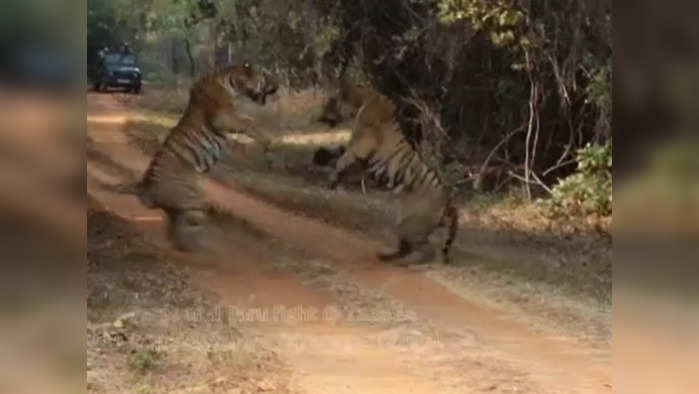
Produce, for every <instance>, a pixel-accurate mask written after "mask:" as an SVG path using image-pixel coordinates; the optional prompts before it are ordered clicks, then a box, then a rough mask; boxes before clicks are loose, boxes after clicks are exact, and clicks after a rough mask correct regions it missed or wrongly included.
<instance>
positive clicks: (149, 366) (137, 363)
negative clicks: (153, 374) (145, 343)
mask: <svg viewBox="0 0 699 394" xmlns="http://www.w3.org/2000/svg"><path fill="white" fill-rule="evenodd" d="M161 358H162V355H161V354H160V353H159V352H158V351H157V350H156V349H155V348H147V349H142V350H137V351H134V352H133V353H132V354H131V356H129V367H130V368H131V369H132V370H134V371H137V372H139V373H146V372H148V371H151V370H153V369H155V367H157V366H158V363H159V362H160V360H161Z"/></svg>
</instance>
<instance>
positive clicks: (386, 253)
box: [377, 239, 413, 261]
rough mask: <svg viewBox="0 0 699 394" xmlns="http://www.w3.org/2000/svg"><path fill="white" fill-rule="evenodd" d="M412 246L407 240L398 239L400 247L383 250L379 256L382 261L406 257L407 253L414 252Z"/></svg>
mask: <svg viewBox="0 0 699 394" xmlns="http://www.w3.org/2000/svg"><path fill="white" fill-rule="evenodd" d="M412 250H413V249H412V246H411V245H410V243H409V242H407V241H406V240H403V239H401V240H400V241H398V247H397V248H392V249H386V250H382V251H380V252H379V253H378V255H377V257H378V258H379V260H381V261H392V260H396V259H399V258H401V257H404V256H405V255H407V254H409V253H410V252H412Z"/></svg>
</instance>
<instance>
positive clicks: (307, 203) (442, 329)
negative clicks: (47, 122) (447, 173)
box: [87, 94, 611, 393]
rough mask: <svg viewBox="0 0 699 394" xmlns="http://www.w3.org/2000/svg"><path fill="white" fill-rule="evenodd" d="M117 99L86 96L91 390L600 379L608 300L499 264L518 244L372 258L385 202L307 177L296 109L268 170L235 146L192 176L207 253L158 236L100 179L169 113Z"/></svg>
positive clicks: (328, 388)
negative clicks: (213, 222) (212, 210)
mask: <svg viewBox="0 0 699 394" xmlns="http://www.w3.org/2000/svg"><path fill="white" fill-rule="evenodd" d="M125 101H126V102H125V103H124V102H119V101H117V100H116V97H115V96H113V95H106V94H89V95H88V119H87V125H88V166H87V169H88V193H89V196H90V198H91V204H90V212H91V214H90V215H89V216H88V247H89V252H88V260H89V270H88V294H89V296H88V360H87V363H88V389H89V391H90V392H241V393H247V392H275V393H277V392H281V393H284V392H308V393H391V392H395V393H406V392H414V393H436V392H454V393H479V392H493V393H512V392H517V393H605V392H611V373H610V361H609V358H610V336H609V311H608V307H607V306H606V304H604V303H602V304H600V303H598V302H596V301H595V300H594V299H593V298H580V297H578V298H574V297H570V296H569V291H568V290H567V287H564V286H561V287H560V288H559V287H558V286H556V282H555V281H534V280H530V279H529V278H527V277H526V276H524V277H523V276H521V275H519V276H518V275H506V274H503V272H504V271H506V270H507V269H509V268H502V267H513V266H516V265H517V262H518V261H519V260H512V259H513V257H514V258H517V256H521V257H520V258H519V259H521V261H522V264H525V265H529V266H535V265H536V264H537V260H536V259H533V258H531V257H530V256H532V255H537V254H538V250H539V249H537V248H536V247H532V248H527V247H526V243H525V242H520V243H519V244H517V245H516V246H513V247H511V248H510V249H508V250H506V251H502V250H501V251H500V252H501V253H493V255H494V256H492V257H491V256H487V255H486V254H484V253H482V252H484V251H485V250H484V249H485V248H483V250H480V251H479V253H478V254H476V253H469V252H468V250H469V249H468V248H469V242H467V241H464V240H463V239H461V238H460V240H459V242H458V245H457V253H456V254H455V259H456V262H455V264H454V265H453V266H448V267H447V266H441V265H433V266H429V267H413V268H404V267H398V266H393V265H387V264H381V263H379V262H378V261H376V260H375V258H374V257H373V255H374V253H375V251H376V249H377V248H378V247H380V246H381V243H382V242H383V241H384V240H385V237H384V236H383V232H382V231H381V230H367V227H376V226H375V225H379V224H380V223H382V221H383V220H384V219H385V218H390V214H391V210H390V207H387V206H385V200H384V199H383V196H382V195H381V192H370V193H369V194H370V195H368V196H361V195H357V189H356V188H348V189H347V190H346V191H343V192H339V193H336V194H335V195H331V194H329V193H319V192H317V191H318V190H320V187H318V186H314V184H315V185H321V184H322V183H323V181H322V179H321V178H320V177H318V175H319V174H317V173H316V170H314V169H311V168H309V167H308V165H307V163H308V162H309V161H310V156H304V155H307V153H308V148H304V146H303V145H304V143H303V141H304V138H303V137H304V135H306V136H309V135H310V136H316V134H318V133H320V132H321V131H323V130H303V132H299V131H298V130H296V131H295V132H292V133H289V129H295V127H296V126H298V124H301V123H302V121H301V120H299V121H298V122H294V121H293V120H294V119H293V118H292V121H288V122H287V124H286V125H285V126H284V127H280V129H279V130H276V132H279V133H282V132H285V133H287V134H288V135H286V136H285V141H286V142H287V143H286V144H285V145H284V146H283V149H280V151H279V152H276V155H275V156H274V157H273V158H272V169H271V170H267V171H266V172H263V171H261V170H260V169H261V168H262V167H264V164H263V160H261V159H260V158H259V157H258V156H259V155H256V151H255V147H254V146H252V145H249V144H244V143H241V144H239V148H240V149H239V150H238V151H237V152H233V154H232V155H231V158H230V159H229V160H227V161H226V162H225V163H223V165H222V166H220V167H219V169H218V170H217V171H216V172H215V173H214V174H213V177H212V179H207V180H206V181H204V182H203V186H204V187H205V189H206V190H207V194H208V196H209V198H210V199H211V200H212V202H214V203H215V204H216V205H217V206H219V207H220V210H221V211H222V212H224V213H225V214H224V215H221V217H220V218H219V219H218V220H217V224H218V225H217V226H216V228H214V229H212V233H211V239H212V240H213V241H212V242H214V243H215V245H214V246H215V248H214V249H213V250H214V252H212V253H209V254H200V255H182V254H179V253H176V252H174V251H172V250H171V249H170V248H169V246H168V245H167V243H166V242H164V240H163V236H162V228H161V226H162V221H161V216H160V213H159V212H157V211H148V210H146V209H144V208H143V207H142V206H140V205H139V204H138V202H137V201H136V199H135V198H134V197H133V196H128V195H116V194H113V193H111V192H109V188H108V187H105V186H109V185H116V184H120V183H125V182H127V181H130V180H133V179H134V177H135V176H138V175H139V174H140V173H141V172H142V171H143V169H144V168H145V166H146V165H147V162H148V157H149V156H148V154H147V152H149V151H152V149H153V146H154V145H153V144H154V143H157V140H158V138H160V136H162V131H163V130H167V125H168V124H169V123H168V122H171V121H172V117H171V116H168V115H161V114H152V113H145V112H144V111H142V110H140V109H138V108H134V107H133V103H131V104H130V103H129V102H128V100H125ZM144 119H145V120H144ZM146 120H147V121H146ZM312 139H313V140H314V141H318V138H315V137H313V138H312ZM243 140H244V139H243ZM320 140H322V138H320ZM326 142H327V141H326ZM305 157H307V159H305ZM306 160H307V161H306ZM304 163H306V164H304ZM253 186H256V188H255V187H253ZM274 196H277V197H276V198H275V197H274ZM318 196H320V197H318ZM362 199H363V200H362ZM281 200H284V201H289V202H288V203H287V204H284V203H283V202H284V201H281ZM357 201H362V202H361V203H357ZM290 208H291V209H293V212H292V211H290V210H288V209H290ZM319 211H321V213H319ZM322 212H326V213H325V214H324V213H322ZM327 212H329V214H328V213H327ZM298 213H304V214H305V215H299V214H298ZM362 214H363V215H362ZM318 219H322V220H318ZM379 227H380V226H379ZM465 233H466V234H468V233H469V232H468V231H467V232H465ZM505 252H506V253H505ZM508 259H509V260H508ZM503 261H509V265H508V264H505V263H503ZM491 265H492V266H495V268H496V269H492V270H489V269H488V267H489V266H491ZM515 271H516V270H515ZM527 272H529V271H527ZM542 272H544V273H545V274H548V273H549V272H553V271H552V269H551V268H550V267H548V266H547V268H546V269H543V270H542ZM590 283H594V282H590ZM586 286H587V285H586ZM583 287H585V286H583ZM564 288H565V289H564ZM562 289H564V290H562ZM576 294H581V293H576ZM582 294H588V293H582Z"/></svg>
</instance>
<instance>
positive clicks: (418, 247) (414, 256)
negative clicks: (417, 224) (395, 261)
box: [403, 240, 436, 264]
mask: <svg viewBox="0 0 699 394" xmlns="http://www.w3.org/2000/svg"><path fill="white" fill-rule="evenodd" d="M411 248H412V250H413V251H412V252H411V253H409V254H408V255H406V256H405V258H404V259H403V261H404V263H405V264H426V263H429V262H431V261H433V260H434V258H435V256H436V252H435V250H434V248H433V247H432V245H430V243H429V242H428V241H427V240H425V241H421V242H417V243H413V244H411Z"/></svg>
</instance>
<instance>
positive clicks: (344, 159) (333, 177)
mask: <svg viewBox="0 0 699 394" xmlns="http://www.w3.org/2000/svg"><path fill="white" fill-rule="evenodd" d="M355 161H356V159H355V157H354V155H353V154H352V153H351V152H350V151H349V150H346V151H345V153H343V154H342V156H340V158H339V159H337V162H336V163H335V169H334V170H333V172H332V173H330V189H336V188H337V185H338V184H339V183H340V181H341V180H342V178H343V177H344V175H345V173H346V171H347V168H349V167H350V166H351V165H352V164H354V162H355Z"/></svg>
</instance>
